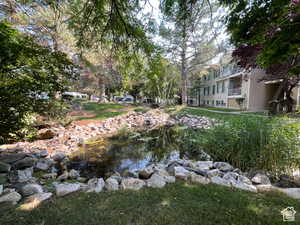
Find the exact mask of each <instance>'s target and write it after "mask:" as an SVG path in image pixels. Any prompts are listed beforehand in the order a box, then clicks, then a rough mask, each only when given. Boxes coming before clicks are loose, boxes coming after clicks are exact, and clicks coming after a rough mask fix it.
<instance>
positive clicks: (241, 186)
mask: <svg viewBox="0 0 300 225" xmlns="http://www.w3.org/2000/svg"><path fill="white" fill-rule="evenodd" d="M232 186H233V187H235V188H239V189H242V190H245V191H251V192H257V189H256V187H255V186H254V185H252V184H246V183H242V182H235V183H232Z"/></svg>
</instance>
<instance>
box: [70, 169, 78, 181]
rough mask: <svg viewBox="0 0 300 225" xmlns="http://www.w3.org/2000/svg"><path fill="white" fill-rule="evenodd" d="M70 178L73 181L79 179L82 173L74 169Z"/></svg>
mask: <svg viewBox="0 0 300 225" xmlns="http://www.w3.org/2000/svg"><path fill="white" fill-rule="evenodd" d="M69 177H70V178H71V179H75V178H77V177H80V173H79V172H78V171H77V170H74V169H72V170H70V172H69Z"/></svg>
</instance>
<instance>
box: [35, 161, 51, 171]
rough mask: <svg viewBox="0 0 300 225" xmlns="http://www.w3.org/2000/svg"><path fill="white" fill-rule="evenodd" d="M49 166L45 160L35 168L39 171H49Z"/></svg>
mask: <svg viewBox="0 0 300 225" xmlns="http://www.w3.org/2000/svg"><path fill="white" fill-rule="evenodd" d="M49 167H50V166H49V164H48V163H47V161H45V160H39V161H38V162H37V164H36V166H35V168H36V169H37V170H43V171H47V170H48V169H49Z"/></svg>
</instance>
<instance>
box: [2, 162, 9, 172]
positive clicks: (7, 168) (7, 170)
mask: <svg viewBox="0 0 300 225" xmlns="http://www.w3.org/2000/svg"><path fill="white" fill-rule="evenodd" d="M10 169H11V166H10V165H9V164H8V163H4V162H0V173H8V172H9V171H10Z"/></svg>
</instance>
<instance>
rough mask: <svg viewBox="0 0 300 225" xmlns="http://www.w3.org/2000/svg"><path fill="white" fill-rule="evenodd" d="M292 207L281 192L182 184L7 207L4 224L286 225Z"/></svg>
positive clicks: (298, 205)
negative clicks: (286, 214) (26, 207)
mask: <svg viewBox="0 0 300 225" xmlns="http://www.w3.org/2000/svg"><path fill="white" fill-rule="evenodd" d="M287 206H293V207H294V208H295V210H296V211H298V212H299V210H300V201H297V200H293V199H290V198H288V197H286V196H284V195H283V194H280V193H265V194H255V193H249V192H246V191H241V190H235V189H234V190H232V189H230V188H227V187H222V186H217V185H205V186H204V185H188V184H183V183H176V184H170V185H167V186H166V187H165V188H163V189H151V188H144V189H142V190H140V191H118V192H102V193H98V194H96V193H78V194H73V195H70V196H66V197H63V198H57V199H52V200H50V201H48V202H45V203H43V204H42V205H40V206H38V207H37V208H35V209H32V210H31V211H25V210H24V209H23V210H22V208H21V207H18V206H17V207H16V206H12V207H10V208H7V207H6V208H5V209H4V210H3V205H2V206H0V209H1V210H0V224H3V225H6V224H7V225H24V224H26V225H37V224H47V225H96V224H97V225H125V224H128V225H129V224H130V225H196V224H199V225H217V224H218V225H229V224H234V225H245V224H247V225H251V224H253V225H259V224H261V225H276V224H284V223H283V222H282V217H281V215H280V211H281V210H282V209H284V208H286V207H287ZM298 214H299V213H298ZM298 214H296V220H298V221H300V218H299V215H298ZM297 216H298V217H297ZM293 224H299V223H297V222H294V223H293Z"/></svg>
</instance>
